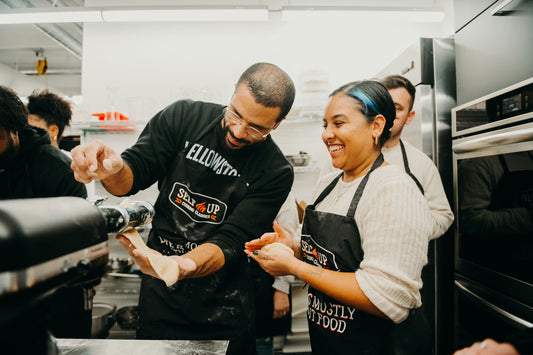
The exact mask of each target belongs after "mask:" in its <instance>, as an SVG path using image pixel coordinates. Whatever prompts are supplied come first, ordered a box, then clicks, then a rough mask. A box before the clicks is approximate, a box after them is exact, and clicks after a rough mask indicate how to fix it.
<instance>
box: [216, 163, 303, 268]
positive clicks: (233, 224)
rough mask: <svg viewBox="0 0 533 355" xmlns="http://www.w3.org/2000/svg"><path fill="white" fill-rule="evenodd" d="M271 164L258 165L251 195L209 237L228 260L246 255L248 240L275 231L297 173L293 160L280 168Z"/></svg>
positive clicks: (251, 185) (250, 189) (228, 261)
mask: <svg viewBox="0 0 533 355" xmlns="http://www.w3.org/2000/svg"><path fill="white" fill-rule="evenodd" d="M281 159H283V157H281ZM285 162H286V161H285ZM271 167H272V166H271V165H270V166H268V165H267V166H264V167H262V168H261V169H258V171H257V175H255V176H256V177H257V180H255V181H252V182H250V187H249V193H248V195H247V196H246V197H245V198H244V199H243V200H242V201H241V202H240V203H239V205H238V206H237V207H236V208H235V210H234V212H233V213H232V214H231V216H230V217H229V218H228V219H227V221H226V222H225V223H224V225H223V226H222V227H221V228H220V229H219V230H217V233H216V234H215V235H213V236H212V237H211V238H210V239H209V240H208V242H209V243H213V244H216V245H218V246H219V247H220V248H221V249H222V251H223V253H224V257H225V261H226V264H228V263H232V262H233V261H235V260H237V259H238V258H242V257H243V256H244V255H245V254H244V252H243V251H244V243H246V242H247V241H250V240H252V239H255V238H259V237H260V236H261V235H262V234H263V233H266V232H271V231H273V229H272V223H273V222H274V219H275V218H276V215H277V213H278V211H279V209H280V207H281V205H282V204H283V202H284V201H285V200H286V198H287V196H288V194H289V192H290V189H291V187H292V183H293V179H294V175H293V170H292V167H291V166H290V164H289V163H286V164H283V165H281V166H279V167H278V168H277V169H270V168H271Z"/></svg>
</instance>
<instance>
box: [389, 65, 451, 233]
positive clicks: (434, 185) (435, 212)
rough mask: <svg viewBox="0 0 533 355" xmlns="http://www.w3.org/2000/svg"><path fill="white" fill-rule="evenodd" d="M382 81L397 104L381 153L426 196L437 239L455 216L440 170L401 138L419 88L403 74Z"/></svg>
mask: <svg viewBox="0 0 533 355" xmlns="http://www.w3.org/2000/svg"><path fill="white" fill-rule="evenodd" d="M381 83H382V84H383V85H385V87H386V88H387V89H388V90H389V94H390V95H391V97H392V101H394V106H395V107H396V119H395V120H394V125H393V126H392V128H391V136H390V139H389V140H388V141H387V142H386V143H385V144H384V145H383V148H382V149H381V152H382V153H383V156H384V157H385V160H386V161H387V162H389V163H391V164H397V165H399V166H402V167H403V168H404V170H405V172H406V173H407V174H408V175H409V176H410V177H411V178H412V179H413V180H414V181H415V183H416V184H417V186H418V188H419V189H420V191H421V192H422V193H423V194H424V196H425V197H426V199H427V201H428V204H429V208H430V210H431V216H432V218H433V232H432V234H431V239H435V238H438V237H440V236H441V235H443V234H444V233H445V232H446V231H447V230H448V228H449V227H450V226H451V225H452V222H453V219H454V216H453V212H452V210H451V208H450V203H449V202H448V199H447V197H446V193H445V192H444V187H443V186H442V181H441V178H440V175H439V171H438V170H437V167H436V166H435V164H433V161H432V160H431V159H430V158H429V157H428V156H427V155H426V154H424V152H422V151H420V150H418V149H417V148H415V147H413V146H412V145H411V144H409V142H406V141H402V139H401V136H402V131H403V128H404V127H405V125H408V124H410V123H411V122H412V121H413V119H414V117H415V111H414V110H413V104H414V101H415V94H416V89H415V87H414V86H413V84H411V82H410V81H409V80H408V79H407V78H405V77H403V76H401V75H389V76H387V77H385V78H383V79H381Z"/></svg>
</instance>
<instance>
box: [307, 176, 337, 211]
mask: <svg viewBox="0 0 533 355" xmlns="http://www.w3.org/2000/svg"><path fill="white" fill-rule="evenodd" d="M343 174H344V173H343V172H342V173H340V174H339V176H337V177H336V178H335V179H333V181H332V182H330V184H329V185H328V186H327V187H326V188H325V189H324V190H323V191H322V193H321V194H320V195H319V196H318V197H317V198H316V200H315V202H314V203H313V206H316V205H318V204H319V203H320V202H322V200H323V199H324V198H325V197H326V196H327V195H329V193H330V192H331V190H333V188H334V187H335V185H337V181H339V179H340V178H341V177H342V175H343Z"/></svg>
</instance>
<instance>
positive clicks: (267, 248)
mask: <svg viewBox="0 0 533 355" xmlns="http://www.w3.org/2000/svg"><path fill="white" fill-rule="evenodd" d="M261 250H262V251H264V252H268V251H271V250H279V251H282V252H284V253H288V254H290V255H294V251H293V250H292V249H291V248H289V247H288V246H286V245H285V244H283V243H278V242H276V243H271V244H267V245H265V246H264V247H262V248H261Z"/></svg>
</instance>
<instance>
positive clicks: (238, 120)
mask: <svg viewBox="0 0 533 355" xmlns="http://www.w3.org/2000/svg"><path fill="white" fill-rule="evenodd" d="M225 110H226V112H225V114H224V117H225V118H226V119H227V120H228V121H229V122H231V123H233V124H236V125H239V126H245V129H246V133H247V134H248V135H249V136H250V137H252V138H253V139H257V140H259V139H263V138H265V137H266V136H268V134H269V133H270V131H271V130H272V128H270V129H262V130H260V129H258V128H255V127H253V126H250V123H248V122H246V121H245V120H244V119H243V118H242V117H240V116H239V115H237V114H236V113H235V112H233V111H232V110H231V109H230V108H228V107H226V109H225ZM265 132H266V133H265Z"/></svg>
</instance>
